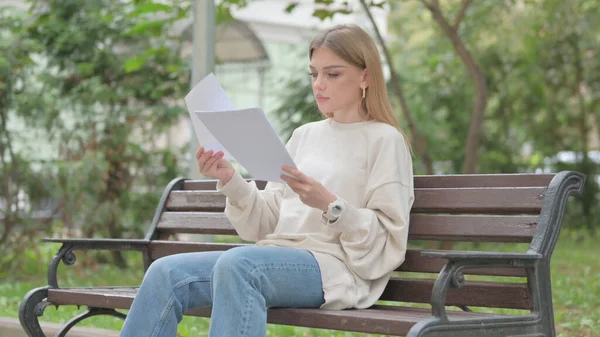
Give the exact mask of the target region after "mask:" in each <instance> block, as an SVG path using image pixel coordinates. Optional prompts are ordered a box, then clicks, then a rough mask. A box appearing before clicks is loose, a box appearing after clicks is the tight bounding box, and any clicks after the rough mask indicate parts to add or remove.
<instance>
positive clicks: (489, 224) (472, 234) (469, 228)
mask: <svg viewBox="0 0 600 337" xmlns="http://www.w3.org/2000/svg"><path fill="white" fill-rule="evenodd" d="M537 221H538V217H537V216H523V215H517V216H498V215H431V214H412V215H411V217H410V224H409V227H408V228H409V240H443V241H485V242H531V238H532V236H533V232H534V231H535V228H536V227H537Z"/></svg>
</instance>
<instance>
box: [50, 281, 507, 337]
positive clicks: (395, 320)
mask: <svg viewBox="0 0 600 337" xmlns="http://www.w3.org/2000/svg"><path fill="white" fill-rule="evenodd" d="M136 293H137V288H133V287H131V288H109V287H103V288H66V289H49V290H48V301H49V302H51V303H54V304H56V305H83V306H89V307H94V308H111V309H124V310H127V309H129V308H130V307H131V304H132V302H133V299H134V297H135V295H136ZM210 314H211V309H210V308H202V309H192V310H189V311H188V312H186V315H192V316H198V317H210ZM429 317H431V310H430V309H424V308H410V307H401V306H382V305H375V306H373V307H371V308H369V309H358V310H322V309H297V308H275V309H268V311H267V322H268V323H270V324H283V325H293V326H302V327H307V328H318V329H333V330H342V331H356V332H364V333H374V334H385V335H398V336H404V335H406V333H407V332H408V330H410V328H412V327H413V326H414V325H415V324H416V323H418V322H420V321H422V320H424V319H427V318H429ZM448 317H449V318H450V319H451V320H465V319H473V318H481V317H501V316H500V315H497V314H486V313H473V312H461V311H449V312H448Z"/></svg>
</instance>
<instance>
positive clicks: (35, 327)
mask: <svg viewBox="0 0 600 337" xmlns="http://www.w3.org/2000/svg"><path fill="white" fill-rule="evenodd" d="M48 288H49V287H47V286H46V287H41V288H36V289H33V290H31V291H29V292H28V293H27V294H26V295H25V297H24V298H23V301H22V302H21V306H20V307H19V321H20V322H21V326H22V327H23V330H25V332H26V333H27V336H29V337H46V335H44V332H43V331H42V328H41V327H40V322H39V320H38V317H40V316H42V315H43V314H44V309H46V307H47V306H48V305H49V303H48V302H47V301H46V298H47V297H48Z"/></svg>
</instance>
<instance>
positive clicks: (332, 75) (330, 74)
mask: <svg viewBox="0 0 600 337" xmlns="http://www.w3.org/2000/svg"><path fill="white" fill-rule="evenodd" d="M339 75H340V74H336V73H329V74H327V76H329V77H338V76H339Z"/></svg>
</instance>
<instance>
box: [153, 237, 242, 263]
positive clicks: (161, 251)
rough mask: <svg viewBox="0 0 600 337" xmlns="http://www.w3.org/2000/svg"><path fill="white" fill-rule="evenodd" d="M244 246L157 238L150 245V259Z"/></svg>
mask: <svg viewBox="0 0 600 337" xmlns="http://www.w3.org/2000/svg"><path fill="white" fill-rule="evenodd" d="M239 246H243V244H230V243H205V242H184V241H160V240H155V241H152V242H150V244H149V245H148V249H149V254H150V259H151V260H156V259H159V258H161V257H163V256H168V255H173V254H181V253H193V252H205V251H224V250H228V249H231V248H234V247H239Z"/></svg>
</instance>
